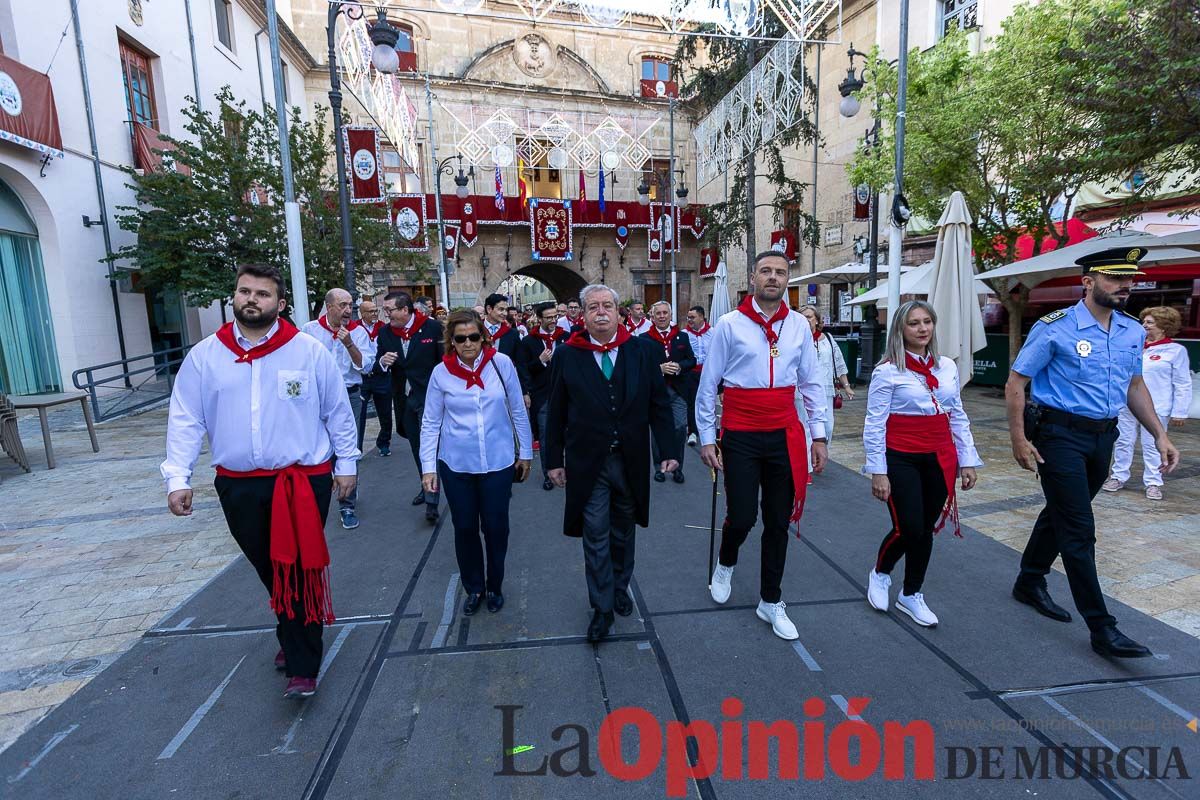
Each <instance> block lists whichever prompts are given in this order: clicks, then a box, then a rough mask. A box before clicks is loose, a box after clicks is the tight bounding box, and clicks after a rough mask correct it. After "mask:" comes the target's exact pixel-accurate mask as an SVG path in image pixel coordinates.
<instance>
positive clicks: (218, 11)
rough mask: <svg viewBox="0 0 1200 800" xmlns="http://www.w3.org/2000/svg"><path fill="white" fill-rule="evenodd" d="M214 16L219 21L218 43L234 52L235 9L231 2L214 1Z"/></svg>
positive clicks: (224, 0) (226, 0)
mask: <svg viewBox="0 0 1200 800" xmlns="http://www.w3.org/2000/svg"><path fill="white" fill-rule="evenodd" d="M213 14H214V16H215V17H216V20H217V41H218V42H220V43H221V44H222V45H224V47H225V49H226V50H228V51H230V52H233V9H232V8H230V6H229V0H213Z"/></svg>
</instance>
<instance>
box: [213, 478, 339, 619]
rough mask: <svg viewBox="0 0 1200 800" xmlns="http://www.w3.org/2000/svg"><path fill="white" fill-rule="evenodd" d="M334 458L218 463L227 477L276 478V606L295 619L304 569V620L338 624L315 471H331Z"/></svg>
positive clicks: (273, 518) (273, 593) (273, 588)
mask: <svg viewBox="0 0 1200 800" xmlns="http://www.w3.org/2000/svg"><path fill="white" fill-rule="evenodd" d="M330 469H331V467H330V462H328V461H326V462H325V463H323V464H312V465H309V464H292V465H291V466H290V467H282V468H280V469H252V470H248V471H246V472H237V471H234V470H231V469H225V468H224V467H221V466H218V467H217V474H218V475H222V476H224V477H226V478H269V477H274V478H275V491H274V494H272V496H271V545H270V547H271V568H272V570H273V571H274V579H273V581H272V585H271V610H272V611H274V612H275V613H276V614H287V617H288V619H295V618H296V612H295V611H294V610H293V608H292V606H293V604H294V603H295V601H296V599H297V597H298V583H299V581H298V578H299V573H300V571H303V573H304V623H305V624H306V625H307V624H310V623H313V622H320V623H324V624H326V625H329V624H332V623H333V621H334V616H333V596H332V594H331V593H330V591H329V548H328V546H326V544H325V529H324V528H325V526H324V524H323V523H322V521H321V511H320V509H319V508H318V507H317V498H316V495H314V494H313V490H312V485H311V484H310V483H309V482H308V476H310V475H328V474H329V472H330Z"/></svg>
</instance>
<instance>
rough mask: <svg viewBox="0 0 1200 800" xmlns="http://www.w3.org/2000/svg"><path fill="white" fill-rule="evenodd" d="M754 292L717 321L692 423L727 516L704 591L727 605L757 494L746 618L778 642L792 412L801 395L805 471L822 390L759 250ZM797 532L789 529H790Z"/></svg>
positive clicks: (791, 518) (793, 502) (792, 494)
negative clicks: (758, 569)
mask: <svg viewBox="0 0 1200 800" xmlns="http://www.w3.org/2000/svg"><path fill="white" fill-rule="evenodd" d="M752 282H753V288H754V292H753V293H752V294H749V295H747V296H746V297H745V299H744V300H742V302H741V304H739V305H738V307H737V309H736V310H734V311H731V312H729V313H728V314H726V315H725V316H723V317H721V319H720V320H718V321H717V325H716V327H715V328H714V329H713V333H712V341H711V342H710V347H709V350H708V354H707V357H706V360H705V363H704V371H703V372H702V373H701V374H700V390H699V392H698V394H697V396H696V426H697V427H698V428H699V429H700V445H701V447H700V458H701V460H702V461H703V462H704V463H705V464H706V465H708V466H709V467H711V468H713V469H720V470H724V472H725V496H726V498H727V503H728V513H727V515H726V518H725V525H724V527H723V528H722V531H721V556H720V559H719V561H718V563H717V566H716V569H715V570H714V571H713V576H712V584H711V585H710V586H709V591H710V593H711V594H712V598H713V600H715V601H716V602H718V603H724V602H726V601H727V600H728V599H729V594H730V580H731V578H732V577H733V568H734V566H735V565H736V564H737V557H738V549H739V548H740V547H741V545H742V543H743V542H745V541H746V537H747V535H749V533H750V529H751V528H753V527H754V524H755V521H756V520H757V516H758V512H757V510H756V506H757V505H758V496H759V491H760V490H761V491H762V511H763V534H762V549H763V552H762V573H761V575H760V576H759V603H758V609H757V611H756V614H757V615H758V618H759V619H761V620H763V621H764V622H767V623H770V625H771V628H772V630H774V632H775V635H776V636H778V637H779V638H781V639H789V640H790V639H796V638H797V637H798V636H799V634H798V633H797V632H796V626H795V625H793V624H792V621H791V620H790V619H788V616H787V612H786V611H785V610H784V608H785V606H784V603H783V602H782V601H781V599H780V597H781V594H782V590H781V584H782V581H783V570H784V563H785V560H786V558H787V534H788V526H789V524H790V523H795V524H796V525H797V526H799V522H800V515H801V513H802V511H803V509H804V497H805V492H806V487H807V485H808V454H807V450H806V447H805V441H804V428H803V426H802V423H801V422H800V418H799V414H798V413H797V409H796V395H797V393H799V395H800V396H801V397H802V398H803V402H804V408H805V411H806V412H807V418H808V426H809V430H810V431H811V433H812V460H813V471H814V472H821V471H822V470H823V469H824V468H825V462H826V461H828V459H829V454H828V450H827V448H826V443H825V415H826V414H827V413H828V410H827V409H826V407H825V385H824V381H823V380H822V378H821V375H820V369H819V366H818V364H817V351H816V347H815V346H814V345H813V339H812V333H811V331H810V329H809V326H808V322H807V321H806V320H805V319H804V317H802V316H800V315H799V314H798V313H796V312H795V311H789V310H788V307H787V305H786V304H785V303H784V302H783V299H784V293H785V292H786V291H787V282H788V261H787V259H786V258H784V257H783V256H782V255H781V254H780V253H778V252H776V251H774V250H768V251H766V252H764V253H760V254H759V255H758V256H757V257H756V258H755V259H754V271H753V274H752ZM722 382H723V383H724V385H725V393H724V399H723V409H722V418H721V431H722V434H723V435H722V438H721V448H722V449H721V450H718V449H717V418H716V406H717V385H718V384H719V383H722ZM797 530H798V528H797Z"/></svg>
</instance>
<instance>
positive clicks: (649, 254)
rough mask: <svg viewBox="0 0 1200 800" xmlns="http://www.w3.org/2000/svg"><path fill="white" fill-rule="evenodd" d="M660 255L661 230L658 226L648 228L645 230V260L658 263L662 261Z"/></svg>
mask: <svg viewBox="0 0 1200 800" xmlns="http://www.w3.org/2000/svg"><path fill="white" fill-rule="evenodd" d="M662 257H663V245H662V231H660V230H659V229H658V228H650V229H649V230H648V231H646V260H647V261H649V262H651V263H652V264H658V263H661V262H662Z"/></svg>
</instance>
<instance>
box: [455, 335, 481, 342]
mask: <svg viewBox="0 0 1200 800" xmlns="http://www.w3.org/2000/svg"><path fill="white" fill-rule="evenodd" d="M482 338H483V334H482V333H456V334H454V343H455V344H466V343H467V342H478V341H479V340H480V339H482Z"/></svg>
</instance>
